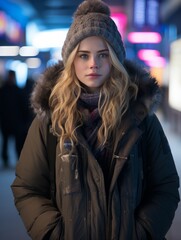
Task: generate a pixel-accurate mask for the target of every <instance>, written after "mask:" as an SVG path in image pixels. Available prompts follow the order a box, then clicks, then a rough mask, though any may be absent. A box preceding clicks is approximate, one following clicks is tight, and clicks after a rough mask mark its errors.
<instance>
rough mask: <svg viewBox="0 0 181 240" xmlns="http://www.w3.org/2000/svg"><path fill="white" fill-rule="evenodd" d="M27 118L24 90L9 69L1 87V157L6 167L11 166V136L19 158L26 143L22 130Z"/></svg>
mask: <svg viewBox="0 0 181 240" xmlns="http://www.w3.org/2000/svg"><path fill="white" fill-rule="evenodd" d="M25 119H26V106H25V102H24V97H23V94H22V90H21V89H20V88H19V87H18V86H17V83H16V73H15V71H13V70H8V71H7V76H6V79H5V81H4V82H3V84H2V87H1V88H0V128H1V133H2V148H1V158H2V160H3V166H4V167H8V166H9V153H8V146H9V145H8V144H9V139H10V138H11V137H12V138H13V139H14V140H15V151H16V154H17V158H19V155H20V152H21V149H22V146H23V143H24V139H23V136H22V131H23V127H24V122H25Z"/></svg>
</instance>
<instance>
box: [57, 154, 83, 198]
mask: <svg viewBox="0 0 181 240" xmlns="http://www.w3.org/2000/svg"><path fill="white" fill-rule="evenodd" d="M61 159H62V166H61V181H62V186H63V194H65V195H66V194H72V193H77V192H80V191H81V185H80V176H79V169H78V157H77V155H69V154H65V155H62V156H61Z"/></svg>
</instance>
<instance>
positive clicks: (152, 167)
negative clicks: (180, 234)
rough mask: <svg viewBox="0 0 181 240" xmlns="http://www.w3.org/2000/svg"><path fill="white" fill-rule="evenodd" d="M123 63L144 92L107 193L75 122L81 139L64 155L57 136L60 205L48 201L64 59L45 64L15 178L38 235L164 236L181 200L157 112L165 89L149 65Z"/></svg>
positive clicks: (97, 238)
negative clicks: (53, 97) (51, 101)
mask: <svg viewBox="0 0 181 240" xmlns="http://www.w3.org/2000/svg"><path fill="white" fill-rule="evenodd" d="M125 67H126V69H127V71H128V73H129V74H130V76H131V79H132V80H133V81H134V82H136V83H137V84H138V86H139V93H138V98H137V99H136V100H135V101H134V102H132V103H130V109H129V111H128V112H127V113H126V114H125V116H124V118H123V120H122V123H121V126H118V127H117V136H116V140H115V142H113V144H112V159H111V166H110V172H109V175H108V176H107V177H108V178H109V179H111V184H110V189H109V196H108V199H106V193H105V186H104V183H105V182H104V177H103V173H102V170H101V168H100V166H99V164H98V162H97V160H96V159H95V157H94V154H93V153H92V152H91V150H90V149H89V146H88V145H87V141H86V139H85V138H84V136H83V135H82V134H81V131H79V129H78V130H77V134H78V139H79V144H78V145H77V146H76V147H75V149H74V151H73V152H71V153H70V152H69V151H67V152H66V153H64V154H63V155H62V154H61V152H60V148H59V142H57V147H56V160H55V169H56V171H55V177H56V205H55V204H54V203H53V201H52V200H51V194H50V170H49V165H48V160H47V123H48V119H49V110H50V109H49V107H48V96H49V94H50V92H51V89H52V87H53V85H54V83H55V81H56V79H57V76H58V75H59V74H60V72H61V69H62V65H61V63H60V64H58V65H56V66H54V67H51V68H50V69H47V71H46V72H45V74H44V76H43V78H42V79H41V81H39V82H38V83H37V86H36V87H35V90H34V93H33V94H34V96H33V100H32V102H33V105H34V107H35V110H36V112H37V116H36V117H35V119H34V121H33V122H32V125H31V127H30V129H29V132H28V135H27V138H26V141H25V144H24V147H23V149H22V152H21V156H20V159H19V162H18V164H17V168H16V177H15V180H14V181H13V183H12V190H13V194H14V198H15V204H16V207H17V209H18V211H19V214H20V216H21V218H22V220H23V222H24V225H25V227H26V229H27V232H28V234H29V235H30V236H31V238H32V239H33V240H42V239H51V240H57V239H64V240H113V239H114V240H146V239H154V240H162V239H164V236H165V235H166V233H167V231H168V229H169V227H170V226H171V224H172V220H173V218H174V214H175V211H176V209H177V206H178V202H179V201H180V198H179V193H178V188H179V177H178V173H177V170H176V168H175V164H174V160H173V157H172V153H171V151H170V147H169V144H168V141H167V139H166V136H165V134H164V132H163V129H162V126H161V124H160V122H159V120H158V118H157V117H156V115H155V114H154V113H153V111H154V109H155V106H156V105H157V102H158V100H159V96H160V90H159V87H158V85H157V83H156V80H155V79H154V78H152V77H151V76H150V75H149V73H148V72H146V71H145V70H143V69H141V68H139V67H138V66H135V65H134V64H132V63H131V62H127V63H125ZM50 79H53V80H51V83H50ZM45 95H46V96H45Z"/></svg>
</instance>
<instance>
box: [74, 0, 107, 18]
mask: <svg viewBox="0 0 181 240" xmlns="http://www.w3.org/2000/svg"><path fill="white" fill-rule="evenodd" d="M88 13H103V14H106V15H108V16H110V10H109V8H108V6H107V5H106V4H104V3H103V2H102V1H100V0H92V1H91V0H87V1H84V2H83V3H82V4H80V5H79V6H78V8H77V10H76V12H75V13H74V17H77V16H80V15H85V14H88Z"/></svg>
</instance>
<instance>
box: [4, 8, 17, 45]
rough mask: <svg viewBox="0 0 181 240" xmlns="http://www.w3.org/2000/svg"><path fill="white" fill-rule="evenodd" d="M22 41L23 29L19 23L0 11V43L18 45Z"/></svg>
mask: <svg viewBox="0 0 181 240" xmlns="http://www.w3.org/2000/svg"><path fill="white" fill-rule="evenodd" d="M21 39H22V29H21V26H20V24H19V23H18V22H16V21H15V20H13V19H12V18H11V17H10V16H8V15H7V14H6V13H5V12H3V11H0V41H5V42H8V43H10V44H11V43H18V42H20V41H21Z"/></svg>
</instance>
